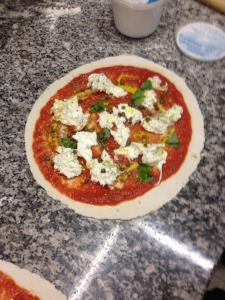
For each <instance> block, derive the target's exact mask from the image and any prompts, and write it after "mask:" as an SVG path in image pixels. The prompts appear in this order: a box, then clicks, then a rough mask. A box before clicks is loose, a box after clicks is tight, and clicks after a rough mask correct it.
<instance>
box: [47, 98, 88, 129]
mask: <svg viewBox="0 0 225 300" xmlns="http://www.w3.org/2000/svg"><path fill="white" fill-rule="evenodd" d="M52 112H53V114H54V117H55V119H56V120H57V121H60V122H61V123H63V124H65V125H74V126H76V128H77V130H81V129H82V128H83V127H84V126H85V125H86V124H87V121H88V118H89V114H84V113H83V111H82V108H81V107H80V106H79V104H78V98H77V97H76V96H74V97H72V98H70V99H69V100H55V102H54V104H53V107H52Z"/></svg>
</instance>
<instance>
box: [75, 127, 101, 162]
mask: <svg viewBox="0 0 225 300" xmlns="http://www.w3.org/2000/svg"><path fill="white" fill-rule="evenodd" d="M72 137H73V139H75V140H77V155H78V156H80V157H83V158H84V159H85V160H86V162H87V163H89V162H90V161H91V160H92V150H91V147H92V146H95V145H97V144H98V143H97V135H96V132H88V131H80V132H77V133H76V134H75V135H73V136H72Z"/></svg>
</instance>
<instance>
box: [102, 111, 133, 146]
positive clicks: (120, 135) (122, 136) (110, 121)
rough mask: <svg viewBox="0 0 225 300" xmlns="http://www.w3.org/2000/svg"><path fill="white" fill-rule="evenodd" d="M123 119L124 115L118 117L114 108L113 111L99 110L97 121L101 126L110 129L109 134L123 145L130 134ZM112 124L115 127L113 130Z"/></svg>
mask: <svg viewBox="0 0 225 300" xmlns="http://www.w3.org/2000/svg"><path fill="white" fill-rule="evenodd" d="M125 120H126V119H125V118H124V117H119V116H118V115H117V112H116V111H115V110H114V111H113V113H108V112H106V111H103V112H101V113H100V114H99V119H98V122H99V125H100V127H101V128H108V129H110V133H111V135H112V136H113V137H114V139H115V141H116V142H117V143H118V144H119V145H120V146H125V145H126V143H127V140H128V138H129V135H130V129H129V128H128V127H126V126H125V125H124V122H125ZM113 125H116V127H117V128H116V129H115V130H113V129H112V127H113Z"/></svg>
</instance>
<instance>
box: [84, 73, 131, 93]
mask: <svg viewBox="0 0 225 300" xmlns="http://www.w3.org/2000/svg"><path fill="white" fill-rule="evenodd" d="M88 84H89V86H91V88H92V89H93V90H95V91H100V92H105V93H106V94H110V95H113V96H115V97H117V98H119V97H123V96H126V95H127V92H126V91H124V90H123V89H122V88H121V87H119V86H116V85H114V84H113V83H112V81H111V80H109V79H108V78H107V77H106V76H105V74H104V73H100V74H91V75H90V76H89V77H88Z"/></svg>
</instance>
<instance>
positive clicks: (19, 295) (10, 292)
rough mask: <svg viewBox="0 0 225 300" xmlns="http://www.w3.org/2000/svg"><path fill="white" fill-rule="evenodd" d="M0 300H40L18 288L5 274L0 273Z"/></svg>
mask: <svg viewBox="0 0 225 300" xmlns="http://www.w3.org/2000/svg"><path fill="white" fill-rule="evenodd" d="M0 299H1V300H9V299H12V300H40V298H39V297H37V296H35V295H33V294H32V293H31V292H29V291H28V290H26V289H24V288H22V287H20V286H18V285H17V284H16V282H15V281H14V280H13V279H12V278H11V277H9V276H8V275H7V274H5V273H3V272H1V271H0Z"/></svg>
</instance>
